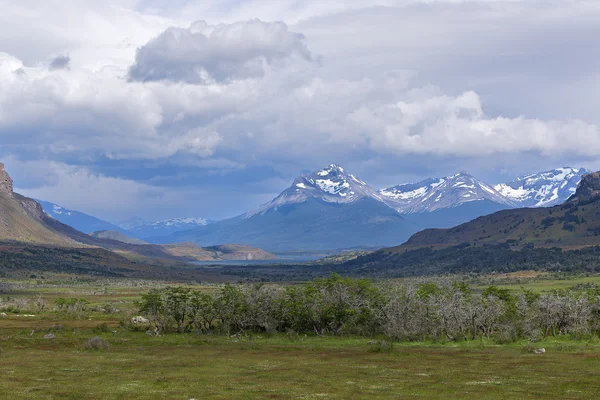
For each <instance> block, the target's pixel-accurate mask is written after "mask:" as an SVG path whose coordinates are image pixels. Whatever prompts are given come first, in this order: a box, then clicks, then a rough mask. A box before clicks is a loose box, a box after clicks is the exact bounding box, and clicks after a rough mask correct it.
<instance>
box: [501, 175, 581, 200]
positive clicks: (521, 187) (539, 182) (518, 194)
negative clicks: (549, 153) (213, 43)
mask: <svg viewBox="0 0 600 400" xmlns="http://www.w3.org/2000/svg"><path fill="white" fill-rule="evenodd" d="M589 172H591V171H588V170H586V169H585V168H580V169H574V168H570V167H564V168H558V169H555V170H552V171H545V172H540V173H538V174H531V175H527V176H523V177H521V178H518V179H516V180H514V181H512V182H509V183H505V184H500V185H496V186H495V187H494V188H495V189H496V190H497V191H498V192H500V193H501V194H502V195H503V196H505V197H507V198H509V199H510V200H511V201H512V202H513V203H514V204H515V205H517V206H518V207H551V206H555V205H558V204H562V203H564V202H565V201H567V200H568V199H569V197H571V196H572V195H573V194H575V191H576V189H577V185H578V184H579V182H580V181H581V177H582V176H583V175H584V174H587V173H589Z"/></svg>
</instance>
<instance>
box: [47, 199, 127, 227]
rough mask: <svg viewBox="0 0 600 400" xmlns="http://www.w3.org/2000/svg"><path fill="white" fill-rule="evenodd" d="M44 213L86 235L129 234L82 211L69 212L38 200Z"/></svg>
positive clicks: (56, 205)
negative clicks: (99, 233)
mask: <svg viewBox="0 0 600 400" xmlns="http://www.w3.org/2000/svg"><path fill="white" fill-rule="evenodd" d="M36 201H37V202H38V203H40V205H41V206H42V208H43V209H44V212H45V213H46V214H48V215H50V216H51V217H52V218H54V219H56V220H58V221H60V222H62V223H63V224H66V225H69V226H71V227H73V228H75V229H77V230H78V231H81V232H84V233H90V232H96V231H104V230H116V231H119V232H121V233H123V234H127V232H126V230H124V229H122V228H120V227H118V226H116V225H115V224H112V223H110V222H107V221H103V220H101V219H99V218H96V217H93V216H91V215H88V214H85V213H82V212H80V211H75V210H69V209H67V208H64V207H62V206H59V205H58V204H54V203H50V202H48V201H43V200H36Z"/></svg>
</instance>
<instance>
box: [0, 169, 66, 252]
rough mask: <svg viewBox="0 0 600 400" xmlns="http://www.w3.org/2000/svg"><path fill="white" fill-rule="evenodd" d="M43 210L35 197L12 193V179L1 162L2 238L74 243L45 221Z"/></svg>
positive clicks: (19, 240) (32, 241) (0, 209)
mask: <svg viewBox="0 0 600 400" xmlns="http://www.w3.org/2000/svg"><path fill="white" fill-rule="evenodd" d="M43 215H44V212H43V211H42V207H41V206H40V205H39V204H37V203H36V202H35V201H34V200H31V199H28V198H26V197H23V196H21V195H19V194H16V193H14V192H13V182H12V179H11V177H10V176H9V175H8V174H7V173H6V171H5V169H4V164H2V163H0V240H2V241H15V242H25V243H47V244H52V245H69V246H73V245H74V244H75V243H73V241H72V240H70V239H69V238H67V237H65V236H64V235H62V234H60V233H58V232H55V231H53V230H52V229H51V228H50V227H48V226H47V225H46V224H44V222H43V221H42V216H43Z"/></svg>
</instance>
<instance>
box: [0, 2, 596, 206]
mask: <svg viewBox="0 0 600 400" xmlns="http://www.w3.org/2000/svg"><path fill="white" fill-rule="evenodd" d="M23 1H24V2H20V3H19V2H11V1H3V0H0V5H2V6H3V9H4V10H5V12H4V13H3V14H2V15H0V48H2V49H3V50H4V51H7V53H0V142H1V143H2V147H1V148H0V151H1V153H2V154H1V155H2V156H3V158H5V157H14V159H15V160H17V161H19V162H23V163H24V162H29V161H27V160H47V161H45V162H47V163H54V164H52V165H59V166H60V168H59V167H56V168H59V169H62V170H63V172H61V173H60V174H59V173H56V174H54V173H52V175H53V176H55V177H60V179H59V178H56V179H55V180H53V181H52V182H50V181H47V180H44V178H43V172H44V170H45V169H46V170H47V171H48V173H50V171H52V168H54V167H47V166H46V164H44V165H43V166H41V167H40V173H39V174H37V175H35V176H39V177H40V178H39V180H34V179H33V178H31V179H29V180H28V181H29V184H28V185H26V186H27V187H26V188H27V190H40V191H39V192H32V193H37V194H38V195H39V196H47V197H48V198H49V199H51V200H55V201H57V202H58V201H65V202H66V203H65V205H67V206H71V207H73V208H74V206H80V205H83V206H85V201H87V200H85V198H86V196H87V197H88V198H90V199H89V201H90V202H92V203H91V204H95V206H94V210H99V211H100V212H101V213H102V214H103V215H109V214H111V213H116V212H115V211H111V208H110V202H109V203H107V204H108V205H109V206H106V205H105V206H102V205H101V204H100V202H99V201H98V203H96V199H91V197H92V196H94V195H95V194H94V193H92V192H91V191H88V192H87V193H86V192H85V191H84V190H83V189H77V186H76V185H74V186H73V188H72V189H70V188H69V185H68V181H69V179H74V180H75V181H79V182H81V184H80V187H81V188H83V187H84V186H85V185H88V184H89V185H90V187H94V188H96V189H95V190H107V191H111V190H114V191H117V192H118V191H123V193H126V195H125V196H124V198H125V199H127V200H126V201H125V200H124V202H123V203H119V204H118V207H119V208H122V209H126V210H135V209H136V207H139V208H140V210H141V211H140V212H149V211H148V210H153V212H157V213H166V212H168V211H164V210H163V211H161V210H160V209H159V208H158V206H157V204H158V202H159V200H160V199H161V197H160V191H161V190H162V191H165V192H167V191H169V190H170V189H171V188H173V190H172V191H171V192H169V194H168V195H166V196H167V197H168V199H169V200H170V201H171V200H172V201H173V204H176V207H175V208H177V211H181V210H192V209H195V210H198V211H197V212H194V214H199V215H206V216H208V217H212V216H214V215H215V214H218V213H223V212H224V211H223V209H225V208H227V209H233V208H234V207H236V208H235V209H237V210H239V211H240V212H241V211H244V210H245V209H248V208H251V207H252V206H254V205H255V204H252V203H251V202H252V200H250V199H252V198H256V199H258V198H260V201H262V200H264V199H265V198H264V197H265V196H264V193H267V191H268V194H269V195H271V194H273V193H275V192H276V191H277V190H278V187H275V186H279V185H281V183H282V182H287V181H289V180H290V179H291V178H293V176H294V175H296V174H298V172H299V171H302V170H307V169H314V168H318V167H320V166H321V164H327V163H329V162H333V161H335V162H338V163H342V164H345V165H347V166H348V168H349V169H351V170H353V172H355V173H356V174H357V175H359V176H361V178H363V179H364V180H367V181H369V182H375V183H376V184H377V180H378V179H379V176H381V174H387V175H390V177H389V179H388V178H386V182H385V185H389V184H395V183H398V182H400V181H401V178H400V177H402V176H405V175H410V179H411V180H412V179H420V178H425V177H427V176H429V175H441V174H446V173H451V172H455V171H458V170H460V169H463V168H467V169H470V170H471V172H472V173H474V174H478V172H479V171H487V173H488V176H489V177H491V178H490V180H491V181H495V180H496V178H497V176H498V175H499V173H496V172H495V171H496V170H510V171H511V174H514V175H517V174H522V173H528V172H535V171H536V170H537V169H538V168H542V167H541V165H542V164H543V165H544V167H543V168H547V167H554V166H556V165H560V164H567V163H574V164H576V166H579V165H580V164H583V165H584V166H589V167H591V168H595V167H600V163H599V162H598V161H597V157H596V154H598V152H600V133H599V126H600V117H599V116H598V115H599V114H598V113H597V110H598V107H600V96H599V95H598V93H600V75H599V74H598V70H599V68H600V56H598V52H597V51H596V50H595V47H596V40H595V38H596V37H598V36H599V35H600V23H599V22H600V6H599V5H598V3H597V2H584V1H578V2H575V1H573V2H571V1H565V2H558V1H557V2H547V1H534V2H530V1H510V2H507V1H495V2H494V1H487V2H483V1H479V2H477V1H456V2H453V1H450V0H448V1H430V2H428V1H421V2H415V1H393V0H386V1H383V0H382V1H377V2H366V1H355V0H339V1H337V0H335V1H331V2H316V1H313V0H309V1H307V2H302V3H301V4H300V3H298V2H292V1H278V2H275V1H270V0H269V1H260V2H258V1H251V0H244V1H239V2H234V3H235V4H233V3H232V2H220V3H216V2H202V3H198V2H194V3H190V2H186V1H183V0H182V1H180V2H178V3H177V4H178V5H181V6H182V8H181V10H182V11H181V13H179V11H177V10H171V11H173V13H171V14H169V17H167V16H165V14H164V12H165V11H164V5H165V4H166V2H162V1H159V0H153V1H152V2H150V3H146V6H147V7H149V8H144V5H143V4H142V3H139V2H136V1H134V0H129V1H127V2H119V1H116V0H114V1H113V0H110V3H109V4H108V5H107V3H106V2H101V1H99V0H81V1H75V0H67V2H68V4H69V7H63V10H61V9H60V7H57V5H59V2H58V0H48V1H47V2H36V1H33V0H23ZM417 3H418V4H417ZM61 4H62V3H61ZM135 4H141V5H140V7H141V8H137V9H136V10H132V9H131V8H132V7H134V6H135ZM375 4H376V5H377V7H371V5H375ZM188 6H189V7H188ZM128 7H129V9H128ZM150 8H152V9H153V10H154V11H153V12H155V11H156V12H157V10H160V11H161V12H162V13H163V14H161V15H150V14H149V13H148V12H149V11H148V10H150ZM167 8H168V7H167ZM32 15H35V16H37V15H45V16H47V18H41V19H40V21H39V22H36V23H31V19H30V17H31V16H32ZM198 16H202V18H207V19H209V20H210V21H211V24H210V25H209V24H208V23H206V22H197V23H194V24H192V25H191V26H190V24H191V23H192V21H193V20H194V19H196V18H198ZM255 17H259V18H261V20H253V19H249V18H255ZM189 18H193V19H192V20H188V19H189ZM278 19H283V20H284V21H286V23H287V24H290V25H286V24H284V23H278V22H272V23H271V22H263V21H265V20H278ZM68 21H71V22H72V23H68V24H67V22H68ZM292 23H294V25H291V24H292ZM57 54H68V57H69V61H68V63H66V62H64V61H65V60H63V63H62V64H61V65H63V66H65V65H68V68H48V60H50V59H52V57H55V56H56V55H57ZM316 54H319V55H321V54H322V55H323V56H322V59H321V57H320V56H316ZM321 61H322V62H321ZM59 64H60V63H59ZM15 162H16V161H15ZM40 165H41V164H40ZM165 165H167V166H168V168H162V166H165ZM432 165H434V166H432ZM382 171H383V172H382ZM390 171H392V172H390ZM394 174H396V175H398V176H399V177H398V178H397V179H396V178H395V175H394ZM33 176H34V175H32V177H33ZM513 177H514V176H511V177H510V178H513ZM26 178H27V176H24V175H21V176H20V180H25V179H26ZM217 178H218V179H217ZM53 179H54V178H53ZM407 179H408V178H407ZM503 179H504V178H503ZM395 180H397V181H398V182H395ZM59 181H62V182H64V183H60V184H59V183H58V182H59ZM49 182H50V183H49ZM252 182H273V186H269V187H268V188H265V187H264V186H261V189H260V190H263V189H264V193H262V194H261V193H257V190H259V189H256V190H255V191H251V190H250V189H249V187H251V186H252V185H251V184H252ZM275 182H276V183H275ZM95 185H104V186H95ZM110 188H112V189H110ZM200 188H202V190H206V191H207V192H208V193H209V195H207V196H204V195H203V194H204V192H202V191H200ZM71 190H72V191H73V193H76V195H74V196H75V197H73V198H74V199H75V198H78V199H79V200H78V201H77V202H74V201H73V202H72V203H70V202H69V192H70V191H71ZM253 190H254V189H253ZM233 191H235V192H236V193H240V196H235V199H231V200H229V203H227V201H228V200H226V199H228V198H231V197H232V196H230V193H231V192H233ZM228 194H229V195H228ZM176 196H183V197H185V199H182V200H178V199H176ZM219 196H221V197H219ZM253 196H254V197H253ZM167 197H163V198H162V199H163V200H164V199H166V198H167ZM146 198H147V199H149V200H148V201H144V199H146ZM155 199H159V200H156V203H155V202H154V201H155ZM102 201H108V200H107V199H106V198H102ZM103 207H104V208H103ZM194 207H195V208H194ZM157 210H158V211H157ZM182 212H183V211H182ZM161 215H162V216H165V217H168V215H164V214H161Z"/></svg>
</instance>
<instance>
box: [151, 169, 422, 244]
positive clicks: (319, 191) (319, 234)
mask: <svg viewBox="0 0 600 400" xmlns="http://www.w3.org/2000/svg"><path fill="white" fill-rule="evenodd" d="M418 230H420V227H419V226H417V225H415V224H414V223H411V222H409V221H407V220H406V219H405V218H404V217H403V216H402V215H400V213H398V212H397V211H396V210H394V209H393V208H392V207H390V206H388V205H387V204H386V203H385V202H384V201H383V197H382V196H381V195H380V194H379V193H378V192H377V191H376V190H374V189H372V188H371V187H370V186H369V185H367V184H366V183H365V182H363V181H362V180H360V179H359V178H357V177H356V176H354V175H352V174H350V173H348V172H347V171H345V170H344V168H343V167H340V166H338V165H335V164H331V165H329V166H327V167H326V168H324V169H321V170H319V171H317V172H314V173H312V174H307V175H303V176H300V177H298V178H296V179H295V180H294V182H293V183H292V185H291V186H290V187H289V188H287V189H285V190H284V191H283V192H282V193H281V194H280V195H279V196H277V197H275V198H274V199H273V200H272V201H270V202H269V203H267V204H265V205H263V206H261V207H259V208H257V209H256V210H254V211H251V212H249V213H246V214H243V215H240V216H238V217H235V218H231V219H228V220H224V221H218V222H215V223H213V224H210V225H207V226H203V227H199V228H196V229H194V230H190V231H185V232H179V233H175V234H173V235H170V236H168V237H164V238H160V239H158V240H157V241H158V242H159V243H168V242H188V241H193V242H195V243H196V244H198V245H201V246H209V245H213V244H215V243H241V244H246V245H251V246H260V247H261V248H263V249H267V250H268V251H274V252H277V251H297V250H304V251H328V250H336V249H338V250H339V249H350V248H365V247H383V246H387V245H389V244H390V243H392V244H393V243H402V242H403V241H404V240H406V239H408V237H410V235H412V234H413V233H415V232H417V231H418Z"/></svg>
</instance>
